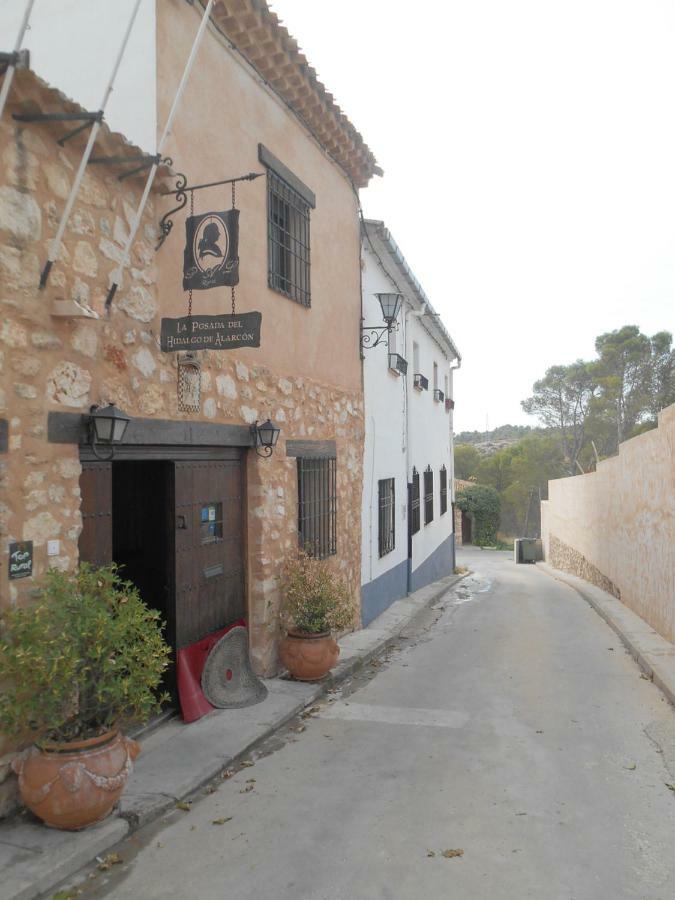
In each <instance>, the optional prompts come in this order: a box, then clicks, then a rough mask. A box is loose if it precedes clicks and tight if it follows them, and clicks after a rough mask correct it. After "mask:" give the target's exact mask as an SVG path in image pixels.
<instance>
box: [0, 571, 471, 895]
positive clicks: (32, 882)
mask: <svg viewBox="0 0 675 900" xmlns="http://www.w3.org/2000/svg"><path fill="white" fill-rule="evenodd" d="M461 577H462V576H455V575H451V576H448V577H447V578H444V579H441V580H440V581H437V582H434V583H433V584H430V585H428V586H427V587H425V588H422V589H421V590H419V591H416V592H415V593H414V594H411V595H410V596H409V597H406V598H405V599H403V600H398V601H396V602H395V603H393V604H392V605H391V606H390V607H389V609H388V610H386V611H385V612H384V613H382V615H380V616H379V617H378V618H377V619H375V620H374V621H373V622H371V624H370V625H369V626H368V627H367V628H364V629H362V630H361V631H357V632H355V633H354V634H349V635H347V636H346V637H344V638H342V639H341V640H340V641H339V644H340V661H339V663H338V665H337V666H336V667H335V669H333V671H332V672H331V674H330V675H329V676H328V677H327V678H326V679H325V680H324V681H322V682H321V683H320V684H303V683H300V682H294V681H290V680H285V679H270V680H268V681H267V682H266V684H267V688H268V690H269V694H268V696H267V698H266V699H265V700H264V701H263V702H262V703H259V704H258V705H257V706H252V707H248V708H246V709H237V710H222V711H215V712H213V713H210V714H209V715H207V716H205V717H204V718H203V719H200V720H199V721H198V722H194V723H192V724H190V725H185V724H184V723H183V722H182V721H180V720H179V719H177V718H176V719H172V720H170V721H169V722H167V723H166V724H165V725H163V726H161V727H160V728H158V729H157V731H155V732H153V733H151V734H150V735H149V736H148V737H147V738H146V739H145V740H142V744H143V752H142V753H141V755H140V756H139V758H138V761H137V762H136V764H135V766H134V772H133V775H132V777H131V779H130V781H129V784H128V786H127V789H126V791H125V793H124V795H123V798H122V802H121V805H120V809H119V811H118V815H117V816H116V817H114V818H108V819H106V821H105V822H102V823H101V824H100V825H96V826H93V827H92V828H89V829H87V830H86V831H82V832H65V831H55V830H52V829H49V828H45V827H44V826H43V825H41V824H39V823H38V822H37V820H36V819H35V818H33V817H32V816H31V815H30V814H28V813H25V814H22V815H21V816H19V817H18V818H15V819H13V820H10V821H8V822H4V823H2V824H0V870H1V871H2V887H1V888H0V897H1V898H2V900H31V898H34V897H39V896H40V895H41V894H43V893H45V892H47V891H49V890H50V889H51V888H52V887H54V886H55V885H57V884H59V883H60V882H61V881H63V880H64V879H66V878H68V877H69V876H71V875H73V874H75V873H76V872H77V871H78V870H79V869H81V868H82V866H84V865H86V864H87V863H88V862H91V861H92V860H93V859H94V858H95V857H96V856H98V855H100V854H102V853H105V852H106V851H107V850H108V849H109V848H111V847H113V846H114V845H115V844H117V843H118V842H119V841H120V840H122V839H123V838H124V837H125V835H126V834H127V833H128V832H129V831H130V830H132V829H134V828H138V827H140V826H141V825H144V824H146V823H147V822H150V821H152V820H153V819H155V818H157V817H158V816H160V815H161V814H162V813H163V812H165V811H166V810H168V809H171V808H172V807H173V806H175V804H176V801H177V800H180V799H182V798H184V797H188V796H189V795H190V794H192V793H193V792H194V791H196V790H197V789H198V788H200V787H201V786H203V785H205V784H207V783H208V782H209V781H211V780H212V779H213V778H215V777H216V776H217V775H218V774H219V773H221V772H222V771H223V770H224V769H226V768H228V767H230V766H232V765H235V764H236V763H237V762H238V761H239V760H241V759H242V758H245V757H246V755H247V754H248V753H250V752H251V751H252V750H253V748H254V747H255V746H256V745H258V744H259V743H260V742H262V741H263V740H265V739H266V738H267V737H269V735H270V734H272V733H273V732H274V731H275V730H276V729H278V728H280V727H281V726H282V725H284V724H285V723H286V722H288V721H289V719H292V718H293V716H296V715H297V714H298V713H300V712H301V711H302V710H303V709H304V708H305V707H306V706H309V705H311V704H312V703H313V702H314V701H315V700H316V699H317V698H318V697H320V696H322V695H323V694H325V693H326V691H327V690H329V689H330V688H331V687H332V686H333V685H335V684H337V683H339V682H341V681H343V680H344V679H346V678H348V677H349V676H350V675H352V674H353V673H354V672H356V671H357V670H358V669H360V668H361V667H362V666H364V665H365V664H366V663H368V662H369V661H370V660H371V659H373V658H374V657H375V656H378V655H379V654H381V653H382V652H383V651H384V650H385V649H386V648H387V647H388V646H389V644H390V643H392V642H394V641H395V640H396V638H397V637H398V636H399V634H400V633H401V631H403V629H404V628H406V627H407V626H408V625H410V624H411V622H413V621H414V619H415V618H416V617H417V616H418V615H419V614H420V613H422V612H423V611H424V610H425V609H426V608H427V607H428V606H430V605H431V604H432V603H433V602H434V601H435V600H437V599H438V598H439V597H440V596H441V595H442V594H444V593H445V592H446V591H447V590H449V588H451V587H452V585H453V584H455V583H456V582H457V581H459V580H460V579H461Z"/></svg>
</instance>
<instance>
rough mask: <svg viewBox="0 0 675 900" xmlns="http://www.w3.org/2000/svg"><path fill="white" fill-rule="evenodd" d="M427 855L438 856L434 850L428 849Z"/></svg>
mask: <svg viewBox="0 0 675 900" xmlns="http://www.w3.org/2000/svg"><path fill="white" fill-rule="evenodd" d="M427 856H436V854H435V853H434V851H433V850H427Z"/></svg>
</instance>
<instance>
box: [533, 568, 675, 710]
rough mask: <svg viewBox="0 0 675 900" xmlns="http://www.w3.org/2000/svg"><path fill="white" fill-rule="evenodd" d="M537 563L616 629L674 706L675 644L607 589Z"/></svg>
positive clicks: (632, 653) (635, 658) (634, 657)
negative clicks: (579, 596) (580, 597)
mask: <svg viewBox="0 0 675 900" xmlns="http://www.w3.org/2000/svg"><path fill="white" fill-rule="evenodd" d="M536 565H537V568H538V569H541V570H542V571H543V572H545V573H546V574H547V575H549V576H550V577H551V578H554V579H555V580H556V581H560V582H561V583H563V584H566V585H568V587H571V588H573V589H574V590H575V591H576V592H577V593H578V594H580V595H581V596H582V597H583V599H584V600H585V601H586V602H587V603H588V604H589V605H590V606H591V607H592V608H593V609H594V610H595V611H596V612H597V614H598V615H599V616H601V617H602V618H603V619H604V620H605V622H607V624H608V625H609V627H610V628H611V629H612V630H613V631H615V632H616V634H617V635H618V636H619V638H620V639H621V641H622V642H623V644H624V645H625V646H626V648H627V649H628V651H629V652H630V654H631V656H632V657H633V659H634V660H635V661H636V662H637V664H638V666H639V667H640V668H641V669H642V671H643V672H644V673H645V675H647V676H648V677H649V678H650V679H651V680H652V681H653V682H654V684H655V685H656V686H657V687H658V688H659V690H660V691H661V692H662V693H663V694H664V695H665V697H666V699H667V700H668V701H669V702H670V703H671V704H672V705H673V706H675V646H673V644H671V643H670V641H667V640H666V639H665V638H663V637H661V635H660V634H659V633H658V632H656V631H654V629H653V628H652V627H651V625H649V624H648V623H647V622H645V620H644V619H642V618H641V617H640V616H638V614H637V613H634V612H633V611H632V610H631V609H629V608H628V607H627V606H626V605H625V604H623V603H622V602H621V601H620V600H617V599H616V597H613V596H612V595H611V594H608V593H607V591H603V590H602V589H601V588H599V587H596V586H595V585H593V584H590V583H589V582H587V581H584V580H583V578H578V577H577V576H576V575H570V574H569V573H567V572H563V571H561V570H560V569H554V568H553V566H550V565H549V564H548V563H545V562H538V563H536Z"/></svg>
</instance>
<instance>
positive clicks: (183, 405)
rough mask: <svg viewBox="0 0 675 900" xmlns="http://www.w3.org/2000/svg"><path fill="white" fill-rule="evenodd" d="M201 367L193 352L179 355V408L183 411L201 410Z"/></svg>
mask: <svg viewBox="0 0 675 900" xmlns="http://www.w3.org/2000/svg"><path fill="white" fill-rule="evenodd" d="M201 369H202V367H201V365H200V364H199V361H198V360H197V357H196V356H195V355H194V354H193V353H183V354H181V355H180V356H179V357H178V409H180V410H181V412H199V411H200V410H201V388H202V372H201Z"/></svg>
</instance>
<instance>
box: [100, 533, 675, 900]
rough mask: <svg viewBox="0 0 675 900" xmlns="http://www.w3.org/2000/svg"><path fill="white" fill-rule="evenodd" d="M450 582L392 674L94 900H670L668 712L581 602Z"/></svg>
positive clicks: (513, 576)
mask: <svg viewBox="0 0 675 900" xmlns="http://www.w3.org/2000/svg"><path fill="white" fill-rule="evenodd" d="M459 563H460V564H462V563H463V564H465V565H469V566H470V567H471V569H472V570H473V571H474V573H475V574H474V575H472V576H470V577H469V578H467V579H465V580H464V581H463V582H461V583H460V584H459V585H456V586H455V588H453V589H452V590H451V591H449V592H448V594H447V595H446V596H445V597H444V598H443V599H442V601H441V602H440V603H439V604H437V607H438V608H436V609H432V610H430V611H429V614H428V616H426V617H425V621H424V622H423V623H422V624H421V625H419V626H418V627H417V628H415V629H414V630H412V631H411V632H410V633H409V634H408V635H407V636H406V637H405V638H404V639H403V640H401V641H400V647H399V648H398V649H395V650H392V651H391V652H390V653H389V656H388V658H387V659H386V660H383V661H382V663H381V664H380V665H375V666H372V667H371V668H370V671H369V672H368V673H367V675H366V676H363V677H362V678H360V679H359V680H357V681H355V682H353V683H352V684H351V685H348V686H346V687H345V688H344V689H342V690H341V691H340V692H339V693H335V694H333V695H331V696H330V700H329V701H326V702H322V703H321V704H320V708H319V709H318V711H316V712H315V713H314V714H313V715H312V716H310V717H308V718H306V719H304V720H303V721H302V722H300V721H297V722H295V723H292V724H291V725H290V726H289V727H288V728H287V729H285V730H284V732H283V733H282V734H280V735H278V736H276V737H275V738H273V739H271V740H270V741H269V742H268V744H267V745H266V746H265V747H264V748H262V750H261V753H260V755H256V754H254V756H253V759H254V760H255V763H254V765H252V766H249V767H245V768H242V769H241V770H239V771H238V772H236V773H235V774H233V775H232V777H231V778H229V779H228V780H224V781H223V782H222V783H221V784H220V785H219V787H218V789H217V790H216V791H215V792H214V793H211V794H205V795H204V796H203V798H201V799H198V800H197V801H196V802H195V803H194V804H193V805H192V807H191V809H190V811H182V810H176V811H175V812H172V813H171V815H170V816H168V817H167V818H166V819H164V820H162V822H160V823H159V824H156V825H154V826H152V827H151V828H148V829H145V830H143V831H140V832H138V833H137V834H136V835H133V836H132V837H131V838H130V839H129V840H127V841H126V842H125V843H124V844H123V845H122V846H121V847H120V856H121V857H122V859H123V860H124V861H123V862H122V863H121V864H118V865H115V866H113V867H112V868H111V869H110V871H109V872H105V873H98V872H97V873H96V875H95V876H94V877H92V878H90V879H89V881H88V883H87V886H86V888H85V891H84V894H83V897H114V898H117V900H124V898H129V900H139V898H143V900H145V898H181V900H185V898H194V897H199V898H206V900H210V898H236V900H248V898H256V900H305V898H306V900H371V898H372V900H385V898H387V900H388V898H392V900H435V898H452V900H465V898H478V900H482V898H490V900H493V898H499V900H501V898H504V900H506V898H508V900H521V898H526V897H532V898H537V900H558V898H561V900H562V898H564V900H589V898H593V900H622V898H641V900H674V898H675V793H674V792H673V791H672V790H670V789H669V788H668V787H667V784H668V783H671V784H672V783H675V711H674V710H673V708H672V707H671V706H669V704H668V703H667V702H666V701H665V700H664V699H663V697H662V695H661V694H660V692H659V691H658V689H657V688H655V687H654V685H652V684H651V683H650V682H648V681H646V680H644V679H643V678H641V677H640V672H639V669H638V668H637V666H636V665H635V664H634V662H633V661H632V660H631V658H630V657H629V656H628V655H627V653H626V652H625V651H624V649H623V647H622V645H621V643H620V642H619V639H618V638H617V636H616V635H615V634H614V632H612V631H611V630H610V629H609V627H608V626H607V625H606V624H605V623H604V622H603V621H602V620H601V619H600V618H599V617H598V616H597V615H596V613H595V612H593V610H591V608H590V607H589V606H588V605H587V604H586V603H585V601H584V600H582V599H581V597H579V595H578V594H576V592H575V591H574V590H572V589H571V588H569V587H567V586H565V585H562V584H560V583H558V582H556V581H554V580H553V579H551V578H550V577H549V576H548V575H546V574H545V573H543V572H542V571H540V570H537V569H536V568H535V567H533V566H515V565H514V564H513V562H512V560H511V557H510V555H509V554H505V553H497V552H489V551H485V552H481V551H478V550H473V549H471V550H466V551H464V552H463V553H462V554H461V555H460V559H459ZM444 851H462V852H461V854H459V853H457V854H450V853H448V854H447V855H445V856H444V855H443V853H444Z"/></svg>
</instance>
